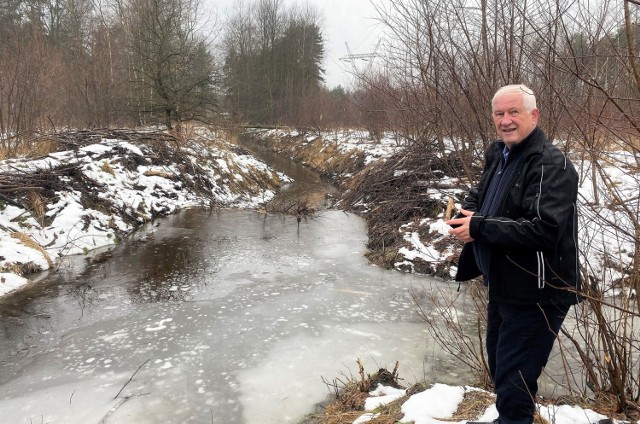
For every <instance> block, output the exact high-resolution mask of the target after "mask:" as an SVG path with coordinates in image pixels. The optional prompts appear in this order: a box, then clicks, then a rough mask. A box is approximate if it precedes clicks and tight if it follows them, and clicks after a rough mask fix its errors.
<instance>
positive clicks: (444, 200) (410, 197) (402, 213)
mask: <svg viewBox="0 0 640 424" xmlns="http://www.w3.org/2000/svg"><path fill="white" fill-rule="evenodd" d="M474 171H475V172H479V169H475V170H474ZM459 175H464V170H463V167H462V164H461V163H460V159H459V157H458V156H457V155H455V154H452V153H451V154H447V155H445V156H441V155H439V154H438V150H437V148H436V147H435V143H429V142H423V143H417V142H416V143H413V144H411V145H409V146H408V147H407V149H406V150H404V151H403V152H402V153H400V154H397V155H394V156H392V157H391V158H389V159H387V160H385V161H380V162H379V163H377V164H375V165H373V166H371V167H368V168H366V169H364V170H363V171H362V172H360V173H358V174H357V175H356V176H355V177H354V178H353V179H352V180H351V181H349V183H348V184H347V185H346V186H347V187H348V190H347V191H346V193H345V194H344V196H343V198H342V201H341V205H342V206H344V207H346V208H349V209H351V210H354V211H358V212H361V213H364V215H365V216H366V221H367V229H368V235H369V240H368V245H367V248H368V249H369V253H368V255H369V258H370V259H371V260H372V261H373V262H375V263H377V264H379V265H382V266H384V267H386V268H390V267H392V266H393V263H394V261H395V260H396V259H398V249H399V248H400V247H402V246H404V245H406V244H407V243H406V241H405V240H404V238H403V234H402V233H401V232H400V231H399V228H400V226H402V225H404V224H406V223H408V222H417V223H419V222H420V220H422V219H424V218H436V217H438V216H440V217H442V216H444V212H445V210H446V208H447V205H448V203H449V199H450V198H452V196H454V192H456V191H460V190H461V189H464V188H465V185H464V183H461V182H460V180H459V179H458V178H457V176H459ZM445 176H446V177H452V178H453V179H452V180H447V179H444V178H443V177H445ZM459 200H460V199H455V201H456V202H459ZM421 239H422V240H424V241H427V240H428V239H429V234H428V233H426V232H422V233H421ZM416 266H418V271H420V270H423V271H424V272H425V273H431V272H430V271H428V270H429V269H430V266H425V267H423V268H420V267H419V264H416Z"/></svg>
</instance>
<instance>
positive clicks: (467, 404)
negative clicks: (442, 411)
mask: <svg viewBox="0 0 640 424" xmlns="http://www.w3.org/2000/svg"><path fill="white" fill-rule="evenodd" d="M495 401H496V397H495V395H494V394H493V393H489V392H486V391H484V390H468V391H466V392H465V393H464V398H463V399H462V402H460V405H458V410H457V411H456V412H454V413H453V415H452V416H451V418H440V421H462V420H467V421H470V420H475V419H478V417H480V416H481V415H482V414H484V412H485V411H486V410H487V408H488V407H489V406H491V405H492V404H493V403H494V402H495Z"/></svg>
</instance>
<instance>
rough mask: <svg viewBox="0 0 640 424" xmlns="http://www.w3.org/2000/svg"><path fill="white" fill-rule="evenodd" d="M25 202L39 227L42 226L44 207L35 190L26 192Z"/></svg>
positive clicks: (40, 197)
mask: <svg viewBox="0 0 640 424" xmlns="http://www.w3.org/2000/svg"><path fill="white" fill-rule="evenodd" d="M27 202H28V204H29V210H30V212H31V214H32V215H33V216H34V217H35V218H36V219H37V220H38V222H39V223H40V225H44V218H45V213H46V206H45V202H44V200H43V199H42V196H40V195H39V194H38V192H36V191H35V190H29V191H28V192H27Z"/></svg>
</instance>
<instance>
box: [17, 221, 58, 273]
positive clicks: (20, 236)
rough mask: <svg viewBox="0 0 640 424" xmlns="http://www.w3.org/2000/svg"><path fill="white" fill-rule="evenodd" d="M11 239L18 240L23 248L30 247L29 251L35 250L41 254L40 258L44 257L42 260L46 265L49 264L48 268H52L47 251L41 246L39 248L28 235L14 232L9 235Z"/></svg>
mask: <svg viewBox="0 0 640 424" xmlns="http://www.w3.org/2000/svg"><path fill="white" fill-rule="evenodd" d="M11 237H13V238H15V239H18V240H20V242H21V243H22V244H24V245H25V246H27V247H30V248H31V249H35V250H37V251H38V252H40V253H42V256H44V258H45V259H46V260H47V263H48V264H49V266H50V267H53V261H52V260H51V256H49V254H48V253H47V251H46V250H44V248H43V247H42V246H40V245H39V244H38V243H37V242H36V241H35V240H34V239H32V238H31V237H30V236H29V235H28V234H25V233H21V232H19V231H16V232H15V233H11ZM38 271H40V270H38ZM38 271H32V272H38Z"/></svg>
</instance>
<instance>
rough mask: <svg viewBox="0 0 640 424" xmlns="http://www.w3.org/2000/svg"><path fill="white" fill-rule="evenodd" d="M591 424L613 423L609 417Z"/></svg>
mask: <svg viewBox="0 0 640 424" xmlns="http://www.w3.org/2000/svg"><path fill="white" fill-rule="evenodd" d="M593 424H613V420H612V419H611V418H605V419H603V420H600V421H596V422H595V423H593Z"/></svg>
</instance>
